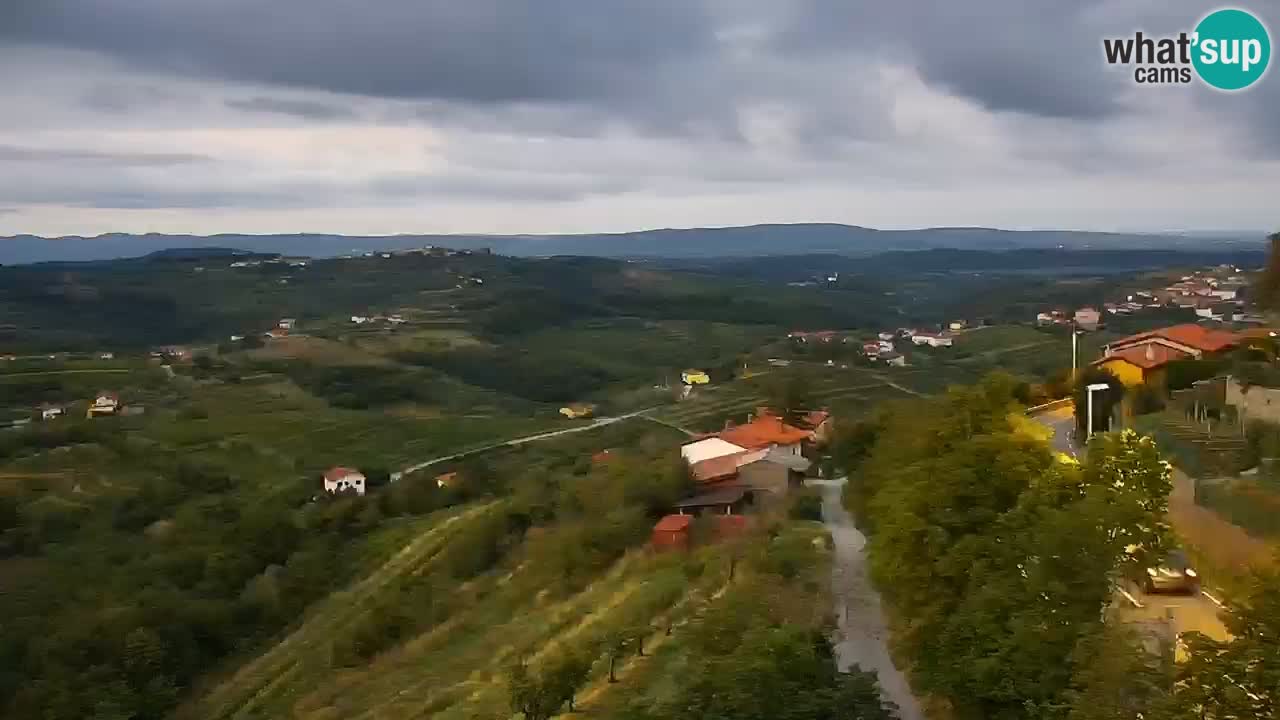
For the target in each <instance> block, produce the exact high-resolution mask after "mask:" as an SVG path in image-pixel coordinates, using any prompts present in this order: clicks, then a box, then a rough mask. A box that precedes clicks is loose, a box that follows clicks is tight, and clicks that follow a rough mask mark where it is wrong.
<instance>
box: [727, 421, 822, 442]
mask: <svg viewBox="0 0 1280 720" xmlns="http://www.w3.org/2000/svg"><path fill="white" fill-rule="evenodd" d="M809 435H810V431H808V430H802V429H800V428H798V427H794V426H792V425H788V424H786V423H785V422H783V421H782V418H779V417H774V416H764V417H757V418H756V419H755V420H752V421H751V422H749V423H746V424H745V425H739V426H737V427H734V428H729V429H728V430H725V431H724V432H722V433H720V439H721V440H724V441H725V442H731V443H733V444H734V445H739V446H741V447H744V448H747V449H748V450H759V449H760V448H765V447H769V446H770V445H795V444H796V443H798V442H804V441H805V440H808V439H809Z"/></svg>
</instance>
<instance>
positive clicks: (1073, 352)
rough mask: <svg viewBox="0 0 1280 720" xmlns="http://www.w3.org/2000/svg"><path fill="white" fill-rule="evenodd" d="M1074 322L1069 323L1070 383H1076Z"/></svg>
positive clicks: (1076, 332)
mask: <svg viewBox="0 0 1280 720" xmlns="http://www.w3.org/2000/svg"><path fill="white" fill-rule="evenodd" d="M1077 334H1078V331H1077V330H1076V321H1075V320H1072V321H1071V382H1073V383H1074V382H1075V381H1076V335H1077Z"/></svg>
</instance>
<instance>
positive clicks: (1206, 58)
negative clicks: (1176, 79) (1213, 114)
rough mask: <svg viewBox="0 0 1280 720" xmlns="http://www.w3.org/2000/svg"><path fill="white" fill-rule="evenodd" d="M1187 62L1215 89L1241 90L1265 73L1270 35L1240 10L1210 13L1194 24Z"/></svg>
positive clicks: (1254, 19)
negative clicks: (1190, 49) (1189, 59)
mask: <svg viewBox="0 0 1280 720" xmlns="http://www.w3.org/2000/svg"><path fill="white" fill-rule="evenodd" d="M1193 37H1194V39H1193V40H1192V43H1193V44H1194V49H1193V50H1192V55H1191V63H1192V65H1194V66H1195V68H1196V73H1198V74H1199V75H1200V79H1201V80H1203V81H1205V82H1206V83H1208V84H1209V85H1211V86H1213V87H1215V88H1217V89H1219V90H1243V89H1244V88H1247V87H1249V86H1250V85H1252V84H1254V83H1255V82H1257V81H1258V80H1259V79H1260V78H1261V77H1262V76H1263V74H1265V73H1266V72H1267V64H1268V63H1269V62H1270V61H1271V36H1270V35H1269V34H1268V33H1267V26H1265V25H1263V24H1262V21H1260V20H1258V18H1256V17H1254V16H1253V15H1251V14H1250V13H1247V12H1245V11H1244V10H1236V9H1234V8H1229V9H1226V10H1217V11H1215V12H1211V13H1209V14H1208V15H1206V16H1205V18H1204V19H1203V20H1201V21H1200V24H1199V25H1196V31H1195V35H1194V36H1193Z"/></svg>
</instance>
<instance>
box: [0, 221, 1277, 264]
mask: <svg viewBox="0 0 1280 720" xmlns="http://www.w3.org/2000/svg"><path fill="white" fill-rule="evenodd" d="M1265 236H1266V234H1265V233H1263V232H1257V233H1249V232H1240V233H1229V232H1223V233H1213V234H1207V233H1158V234H1142V233H1105V232H1084V231H1075V230H1000V229H995V228H955V227H940V228H922V229H918V230H877V229H874V228H866V227H859V226H856V225H840V224H834V223H797V224H768V225H746V226H739V227H720V228H686V229H659V230H638V231H634V232H621V233H584V234H562V235H467V234H459V235H436V234H428V235H385V236H368V235H333V234H325V233H298V234H279V235H247V234H246V235H241V234H218V235H162V234H146V235H133V234H126V233H109V234H105V235H99V236H96V237H79V236H70V237H60V238H44V237H39V236H35V235H16V236H12V237H0V264H25V263H35V262H49V261H83V260H109V259H114V258H127V257H139V256H143V255H147V254H150V253H155V252H162V251H166V250H174V249H181V250H191V249H198V248H236V249H239V250H243V251H247V252H253V253H278V254H283V255H306V256H311V257H335V256H340V255H346V254H351V253H363V252H369V251H371V250H403V249H409V248H415V247H421V246H424V245H439V246H445V247H452V248H458V249H477V248H490V249H492V250H493V251H494V252H497V253H501V254H504V255H514V256H522V257H540V256H549V255H586V256H597V257H611V258H671V259H696V258H735V257H736V258H749V257H762V256H772V255H808V254H834V255H843V256H849V257H862V256H867V255H873V254H876V253H881V252H886V251H892V250H927V249H939V248H954V249H959V250H1017V249H1037V248H1038V249H1051V248H1059V247H1061V248H1063V249H1074V250H1081V249H1089V250H1128V249H1135V250H1136V249H1142V250H1152V249H1162V250H1204V249H1207V248H1213V249H1231V248H1236V249H1255V248H1260V247H1262V245H1263V242H1264V241H1265Z"/></svg>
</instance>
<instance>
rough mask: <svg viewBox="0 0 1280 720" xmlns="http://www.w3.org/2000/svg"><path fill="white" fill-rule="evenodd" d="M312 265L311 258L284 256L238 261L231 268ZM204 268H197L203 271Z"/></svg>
mask: <svg viewBox="0 0 1280 720" xmlns="http://www.w3.org/2000/svg"><path fill="white" fill-rule="evenodd" d="M310 264H311V258H307V257H285V256H283V255H281V256H278V257H273V258H265V259H258V258H254V259H250V260H236V261H235V262H232V263H231V265H230V267H233V268H247V267H258V266H259V265H288V266H289V267H306V266H308V265H310ZM202 269H203V268H197V270H202Z"/></svg>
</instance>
